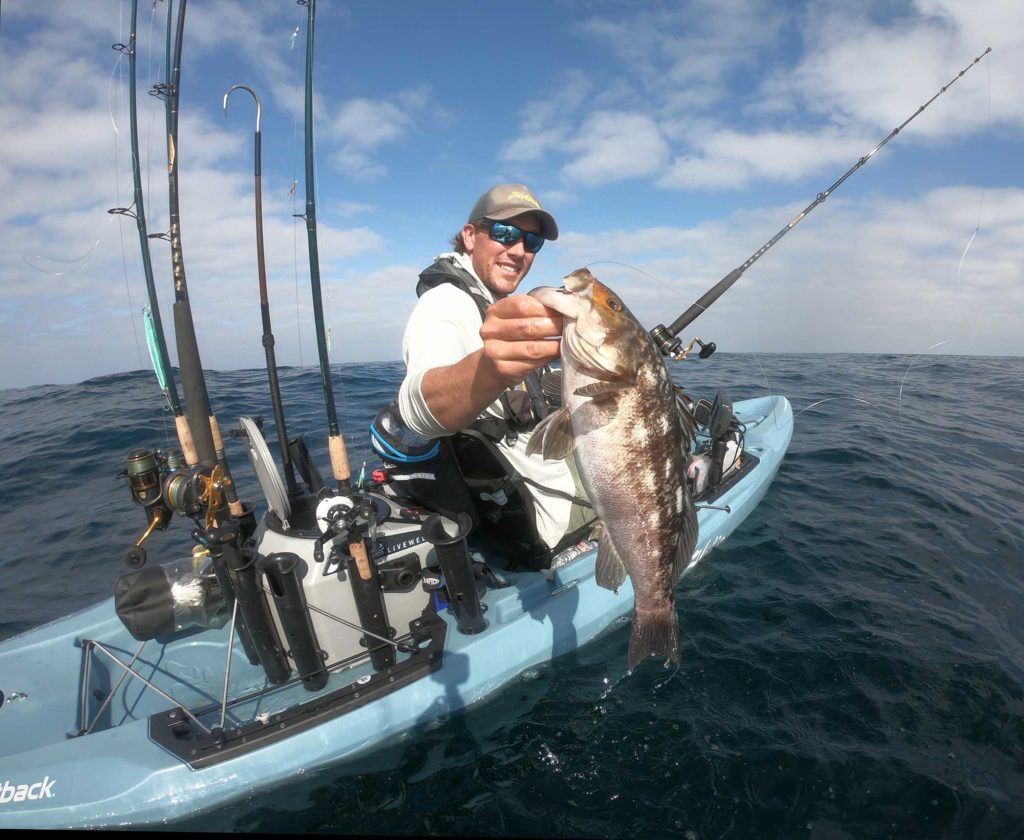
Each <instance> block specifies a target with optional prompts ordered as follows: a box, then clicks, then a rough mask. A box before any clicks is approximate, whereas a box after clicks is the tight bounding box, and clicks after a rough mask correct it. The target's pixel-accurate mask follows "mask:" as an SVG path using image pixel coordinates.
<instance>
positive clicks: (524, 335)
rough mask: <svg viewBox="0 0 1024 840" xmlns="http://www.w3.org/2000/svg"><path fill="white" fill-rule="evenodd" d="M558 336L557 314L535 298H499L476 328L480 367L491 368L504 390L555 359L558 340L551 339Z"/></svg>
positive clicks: (560, 327)
mask: <svg viewBox="0 0 1024 840" xmlns="http://www.w3.org/2000/svg"><path fill="white" fill-rule="evenodd" d="M561 333H562V316H561V314H560V313H558V312H555V311H554V310H552V309H548V308H547V307H546V306H544V304H542V303H541V302H540V301H539V300H537V299H536V298H532V297H530V296H529V295H516V296H514V297H507V298H503V299H501V300H499V301H497V302H496V303H494V304H492V305H491V306H490V307H489V308H488V310H487V317H486V318H485V319H484V322H483V324H482V325H481V327H480V337H481V338H482V339H483V341H484V350H483V355H484V358H483V360H482V364H483V365H487V366H490V367H491V368H493V370H494V373H495V376H496V377H497V379H499V380H500V381H501V382H502V383H503V386H504V387H511V386H513V385H516V384H518V383H519V382H522V381H523V378H524V377H525V376H526V374H527V373H529V372H530V371H531V370H534V369H535V368H538V367H540V366H541V365H544V364H547V363H548V362H551V361H554V360H555V359H557V358H558V351H559V341H558V339H557V338H551V336H559V335H561ZM495 396H497V395H495Z"/></svg>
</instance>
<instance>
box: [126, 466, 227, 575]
mask: <svg viewBox="0 0 1024 840" xmlns="http://www.w3.org/2000/svg"><path fill="white" fill-rule="evenodd" d="M121 475H122V477H124V478H125V479H126V480H127V481H128V491H129V493H131V497H132V501H133V502H135V503H136V504H137V505H140V506H141V507H142V508H144V509H145V511H146V519H147V520H148V522H149V524H148V526H147V527H146V530H145V531H144V532H143V533H142V536H140V537H139V539H138V540H136V541H135V544H134V545H132V546H130V547H129V548H128V549H127V551H126V552H125V562H126V563H127V564H128V566H129V567H130V568H139V567H141V566H143V565H145V562H146V550H145V549H144V548H143V547H142V544H143V543H144V542H145V541H146V540H148V539H149V537H150V535H151V534H152V533H153V532H154V531H164V530H166V529H167V527H168V526H169V525H170V524H171V518H172V517H173V515H174V512H175V511H178V512H179V513H181V514H183V515H184V516H189V517H192V518H197V517H199V516H204V517H205V520H206V521H205V524H206V526H207V527H209V526H211V525H213V524H214V523H215V521H216V520H215V515H216V512H217V510H218V509H219V508H220V507H221V505H222V504H223V498H224V492H223V488H224V473H223V470H222V469H221V467H220V466H215V467H208V466H204V465H202V464H197V465H195V466H193V467H189V466H187V465H186V464H185V461H184V459H183V458H182V455H181V452H179V451H178V450H168V451H163V450H159V449H157V450H153V449H133V450H132V451H131V452H129V453H128V455H127V457H126V458H125V471H124V472H123V473H121Z"/></svg>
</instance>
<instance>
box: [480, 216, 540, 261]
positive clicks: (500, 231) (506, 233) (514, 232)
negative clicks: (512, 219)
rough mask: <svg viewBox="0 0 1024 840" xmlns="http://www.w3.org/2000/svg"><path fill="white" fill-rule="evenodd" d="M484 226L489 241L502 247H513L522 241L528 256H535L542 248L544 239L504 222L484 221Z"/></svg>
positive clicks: (537, 234)
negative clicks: (488, 235) (489, 238)
mask: <svg viewBox="0 0 1024 840" xmlns="http://www.w3.org/2000/svg"><path fill="white" fill-rule="evenodd" d="M484 224H486V225H487V227H488V232H489V233H490V235H491V239H493V240H494V241H495V242H500V243H501V244H502V245H506V246H507V245H515V244H516V243H517V242H518V241H519V240H520V239H522V240H523V248H525V249H526V251H527V253H530V254H536V253H537V252H538V251H539V250H540V249H541V248H542V247H543V246H544V237H543V236H541V235H540V234H539V233H533V232H532V231H528V230H523V229H522V228H517V227H516V226H515V225H509V224H506V223H505V222H492V221H486V222H485V223H484Z"/></svg>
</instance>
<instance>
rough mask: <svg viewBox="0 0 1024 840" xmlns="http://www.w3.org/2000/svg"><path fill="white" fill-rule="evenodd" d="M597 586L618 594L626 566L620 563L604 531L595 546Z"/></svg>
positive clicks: (606, 532)
mask: <svg viewBox="0 0 1024 840" xmlns="http://www.w3.org/2000/svg"><path fill="white" fill-rule="evenodd" d="M594 577H595V579H596V580H597V585H598V586H600V587H603V588H604V589H610V590H611V591H612V592H618V591H619V587H620V586H622V582H623V581H624V580H625V579H626V564H625V563H623V562H622V558H621V557H620V556H619V552H618V550H617V549H616V548H615V544H614V543H613V542H612V538H611V537H610V536H608V530H607V529H605V530H604V531H603V532H602V534H601V539H600V541H599V542H598V544H597V565H596V566H595V568H594Z"/></svg>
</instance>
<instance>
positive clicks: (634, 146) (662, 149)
mask: <svg viewBox="0 0 1024 840" xmlns="http://www.w3.org/2000/svg"><path fill="white" fill-rule="evenodd" d="M565 148H566V149H567V150H568V151H569V152H570V153H572V154H574V155H575V159H574V160H572V161H571V162H570V163H568V164H567V165H566V166H565V167H564V169H563V172H564V173H565V176H566V177H567V178H568V179H569V180H570V181H579V182H582V183H584V184H591V185H593V184H601V183H608V182H612V181H622V180H625V179H627V178H639V177H642V176H646V175H651V174H653V173H655V172H658V171H659V170H660V169H662V168H663V167H664V166H665V164H666V162H667V161H668V155H669V147H668V143H667V142H666V141H665V138H664V137H663V136H662V135H661V132H660V131H659V130H658V126H657V124H656V123H655V122H654V120H652V119H651V118H650V117H648V116H645V115H644V114H637V113H630V112H624V111H596V112H594V113H592V114H590V115H589V116H588V117H587V119H586V120H585V121H584V123H583V125H582V126H581V127H580V129H579V131H578V133H577V134H576V136H575V137H574V138H573V139H572V140H570V141H568V142H567V143H566V144H565Z"/></svg>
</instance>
